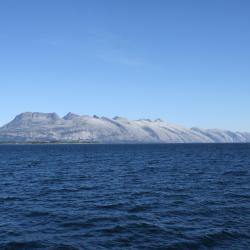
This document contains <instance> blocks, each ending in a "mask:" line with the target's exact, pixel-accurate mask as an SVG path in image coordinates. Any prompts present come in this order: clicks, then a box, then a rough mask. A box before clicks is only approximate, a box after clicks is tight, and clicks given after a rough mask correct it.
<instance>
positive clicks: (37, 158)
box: [0, 144, 250, 250]
mask: <svg viewBox="0 0 250 250" xmlns="http://www.w3.org/2000/svg"><path fill="white" fill-rule="evenodd" d="M0 249H1V250H2V249H4V250H10V249H25V250H28V249H51V250H54V249H58V250H70V249H72V250H74V249H90V250H92V249H93V250H98V249H100V250H101V249H117V250H119V249H237V250H238V249H250V145H249V144H155V145H153V144H151V145H0Z"/></svg>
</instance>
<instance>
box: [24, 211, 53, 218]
mask: <svg viewBox="0 0 250 250" xmlns="http://www.w3.org/2000/svg"><path fill="white" fill-rule="evenodd" d="M48 215H50V213H49V212H45V211H31V212H30V213H28V214H27V215H26V216H27V217H41V216H48Z"/></svg>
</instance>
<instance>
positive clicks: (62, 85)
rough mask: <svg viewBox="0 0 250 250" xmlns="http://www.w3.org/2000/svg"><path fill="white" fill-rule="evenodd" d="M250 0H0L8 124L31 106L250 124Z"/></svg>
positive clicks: (1, 102) (1, 114)
mask: <svg viewBox="0 0 250 250" xmlns="http://www.w3.org/2000/svg"><path fill="white" fill-rule="evenodd" d="M249 13H250V1H248V0H245V1H244V0H234V1H231V0H209V1H200V0H197V1H193V0H189V1H187V0H182V1H180V0H172V1H170V0H169V1H167V0H123V1H117V0H105V1H103V0H99V1H97V0H67V1H66V0H22V1H20V0H15V1H14V0H7V1H0V91H1V92H0V93H1V96H0V107H1V111H0V125H3V124H4V123H6V122H8V121H9V120H10V119H12V118H13V117H14V116H15V115H16V114H18V113H21V112H24V111H40V112H57V113H58V114H59V115H64V114H65V113H67V112H69V111H72V112H75V113H79V114H90V115H92V114H97V115H104V116H109V117H113V116H115V115H120V116H125V117H128V118H131V119H137V118H158V117H160V118H163V119H165V120H168V121H172V122H175V123H179V124H182V125H185V126H187V127H191V126H199V127H205V128H214V127H218V128H228V129H232V130H240V131H244V130H245V131H250V14H249Z"/></svg>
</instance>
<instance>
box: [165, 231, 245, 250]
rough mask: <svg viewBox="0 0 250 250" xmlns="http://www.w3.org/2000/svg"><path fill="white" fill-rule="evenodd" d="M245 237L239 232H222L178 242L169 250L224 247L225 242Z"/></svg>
mask: <svg viewBox="0 0 250 250" xmlns="http://www.w3.org/2000/svg"><path fill="white" fill-rule="evenodd" d="M241 237H244V235H242V234H239V233H237V232H228V231H220V232H214V233H209V234H206V235H204V236H200V237H197V239H195V240H189V241H184V242H178V243H174V244H172V245H170V246H169V247H168V248H167V249H168V250H177V249H200V248H203V247H209V248H211V247H215V246H220V245H222V244H223V243H224V242H225V241H228V240H235V239H239V238H241Z"/></svg>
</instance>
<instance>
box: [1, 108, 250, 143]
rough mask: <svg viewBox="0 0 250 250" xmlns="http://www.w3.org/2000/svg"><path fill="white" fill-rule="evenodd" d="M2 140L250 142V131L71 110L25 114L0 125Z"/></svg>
mask: <svg viewBox="0 0 250 250" xmlns="http://www.w3.org/2000/svg"><path fill="white" fill-rule="evenodd" d="M0 141H23V142H27V141H82V142H84V141H96V142H104V143H140V142H141V143H195V142H204V143H216V142H250V133H239V132H231V131H224V130H217V129H207V130H205V129H199V128H192V129H187V128H184V127H181V126H178V125H174V124H171V123H168V122H164V121H162V120H161V119H157V120H154V121H152V120H149V119H141V120H128V119H126V118H122V117H114V118H107V117H98V116H88V115H82V116H81V115H77V114H73V113H68V114H67V115H66V116H64V117H62V118H61V117H59V116H58V115H57V114H56V113H38V112H35V113H31V112H27V113H22V114H20V115H18V116H16V117H15V119H14V120H13V121H11V122H10V123H8V124H6V125H5V126H3V127H2V128H0Z"/></svg>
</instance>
